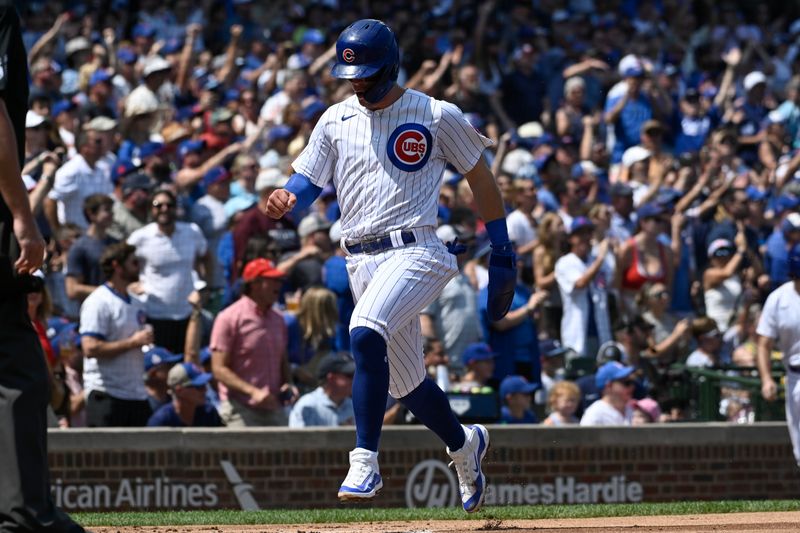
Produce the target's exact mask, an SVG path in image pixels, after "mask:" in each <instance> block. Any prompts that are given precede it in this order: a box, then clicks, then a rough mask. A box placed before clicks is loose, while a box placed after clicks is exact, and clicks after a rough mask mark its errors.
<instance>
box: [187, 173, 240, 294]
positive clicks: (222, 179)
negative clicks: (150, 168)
mask: <svg viewBox="0 0 800 533" xmlns="http://www.w3.org/2000/svg"><path fill="white" fill-rule="evenodd" d="M230 184H231V173H230V172H228V169H226V168H225V167H223V166H216V167H211V169H209V170H208V172H206V173H205V175H204V176H203V187H204V188H205V190H206V193H205V194H204V195H203V196H202V197H200V199H199V200H197V202H195V204H194V205H193V206H192V210H191V219H192V221H193V222H194V223H195V224H197V225H198V226H200V229H201V230H202V231H203V236H205V238H206V240H207V241H208V246H209V249H210V250H216V249H217V248H218V247H219V243H220V240H221V239H222V236H223V234H224V233H225V232H226V231H227V230H228V216H227V214H226V213H225V202H227V201H228V199H229V198H230ZM209 260H210V261H209V272H207V273H206V274H207V279H208V283H209V285H210V288H211V291H212V292H214V291H218V290H221V289H222V288H224V287H225V273H224V270H223V267H222V265H221V264H220V261H219V259H218V255H217V254H216V253H212V254H209Z"/></svg>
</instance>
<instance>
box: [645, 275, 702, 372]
mask: <svg viewBox="0 0 800 533" xmlns="http://www.w3.org/2000/svg"><path fill="white" fill-rule="evenodd" d="M639 310H640V312H642V318H644V319H645V320H646V321H647V322H649V323H650V324H652V325H653V342H654V345H653V346H652V351H653V352H654V353H655V355H656V356H657V357H658V358H659V360H661V361H664V362H670V363H673V362H675V361H676V360H677V357H678V355H679V354H684V353H686V352H687V349H688V341H689V336H690V332H691V321H690V320H688V319H683V320H678V319H677V317H676V316H675V315H674V314H673V313H672V312H671V311H670V292H669V290H668V289H667V286H666V285H664V284H663V283H659V282H656V283H648V284H647V285H645V286H644V287H643V288H642V290H641V291H640V293H639Z"/></svg>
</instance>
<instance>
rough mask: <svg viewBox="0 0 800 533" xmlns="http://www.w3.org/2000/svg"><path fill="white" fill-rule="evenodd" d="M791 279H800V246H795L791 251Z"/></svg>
mask: <svg viewBox="0 0 800 533" xmlns="http://www.w3.org/2000/svg"><path fill="white" fill-rule="evenodd" d="M789 277H790V278H793V279H800V244H795V245H794V246H792V249H791V250H790V251H789Z"/></svg>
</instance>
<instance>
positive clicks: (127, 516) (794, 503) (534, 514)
mask: <svg viewBox="0 0 800 533" xmlns="http://www.w3.org/2000/svg"><path fill="white" fill-rule="evenodd" d="M776 511H800V500H764V501H722V502H711V501H701V502H671V503H636V504H595V505H538V506H516V505H515V506H505V507H486V508H484V510H483V511H481V512H479V513H477V514H474V515H468V514H466V513H465V512H463V511H462V510H461V509H458V508H448V509H378V508H371V509H366V508H358V507H346V508H345V507H340V508H335V509H270V510H265V511H237V510H218V511H217V510H215V511H160V512H118V513H75V514H74V515H73V517H74V518H75V519H76V520H78V522H80V523H81V524H83V525H85V526H112V527H113V526H116V527H123V526H184V525H247V524H322V523H347V522H390V521H412V520H490V519H491V520H539V519H547V518H597V517H608V516H653V515H680V514H707V513H749V512H776Z"/></svg>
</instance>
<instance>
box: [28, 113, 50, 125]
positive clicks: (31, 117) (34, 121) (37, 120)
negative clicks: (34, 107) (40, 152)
mask: <svg viewBox="0 0 800 533" xmlns="http://www.w3.org/2000/svg"><path fill="white" fill-rule="evenodd" d="M46 120H47V117H44V116H42V115H40V114H39V113H36V112H35V111H28V114H27V115H25V127H26V128H37V127H39V126H41V125H42V124H43V123H44V122H45V121H46Z"/></svg>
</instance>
